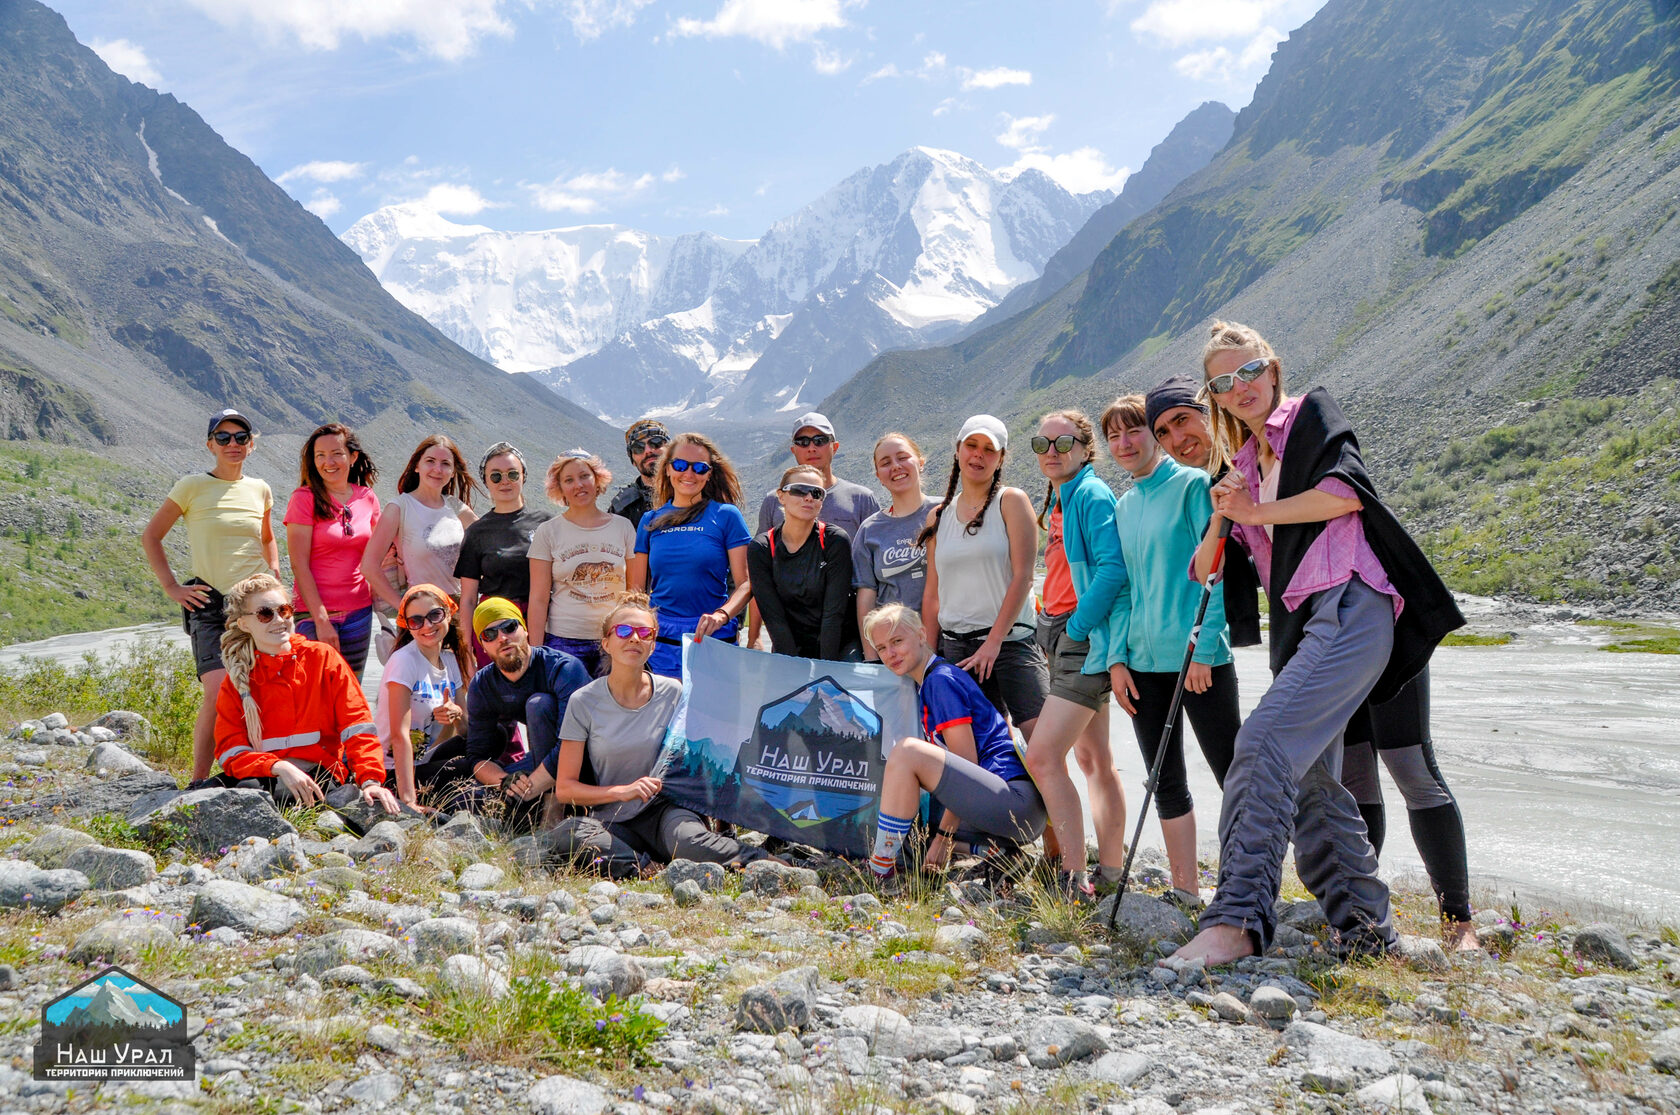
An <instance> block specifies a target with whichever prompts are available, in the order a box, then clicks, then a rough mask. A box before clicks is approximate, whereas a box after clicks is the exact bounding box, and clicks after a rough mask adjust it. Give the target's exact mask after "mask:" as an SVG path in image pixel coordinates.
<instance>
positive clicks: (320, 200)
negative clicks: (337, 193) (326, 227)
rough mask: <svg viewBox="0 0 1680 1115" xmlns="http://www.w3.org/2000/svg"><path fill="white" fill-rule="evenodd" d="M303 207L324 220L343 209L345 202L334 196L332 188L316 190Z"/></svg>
mask: <svg viewBox="0 0 1680 1115" xmlns="http://www.w3.org/2000/svg"><path fill="white" fill-rule="evenodd" d="M303 207H304V208H305V209H307V210H309V211H310V212H311V213H313V214H315V215H316V216H317V217H319V218H321V219H322V220H323V221H324V220H326V219H327V218H328V217H330V216H332V215H333V214H334V213H336V212H338V211H339V210H340V209H343V208H344V203H343V202H342V201H340V200H338V198H336V197H334V196H333V194H332V192H331V191H330V190H316V191H315V195H314V196H313V197H311V198H310V199H309V200H308V201H306V202H304V203H303Z"/></svg>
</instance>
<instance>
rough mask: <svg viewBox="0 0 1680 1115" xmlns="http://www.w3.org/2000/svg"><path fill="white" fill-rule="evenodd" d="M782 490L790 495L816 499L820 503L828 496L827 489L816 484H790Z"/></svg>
mask: <svg viewBox="0 0 1680 1115" xmlns="http://www.w3.org/2000/svg"><path fill="white" fill-rule="evenodd" d="M782 491H784V492H786V493H787V494H788V495H790V496H801V497H803V498H805V499H814V500H816V501H817V502H818V503H821V502H822V501H823V500H824V499H825V498H827V496H828V493H827V492H826V491H824V490H823V489H822V488H819V487H817V486H816V485H815V484H789V485H788V486H787V487H785V488H783V489H782Z"/></svg>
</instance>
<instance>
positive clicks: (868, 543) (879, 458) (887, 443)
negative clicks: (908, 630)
mask: <svg viewBox="0 0 1680 1115" xmlns="http://www.w3.org/2000/svg"><path fill="white" fill-rule="evenodd" d="M873 457H874V461H875V478H876V479H877V480H879V481H880V482H881V487H883V488H885V489H886V490H887V494H888V495H889V496H891V497H892V502H891V503H890V504H889V505H888V506H886V507H883V508H882V509H881V510H879V511H877V512H875V514H873V515H871V516H869V518H867V519H865V520H864V521H863V524H862V525H861V526H859V527H858V529H857V533H856V534H855V535H854V536H853V538H852V587H853V588H854V589H856V590H857V614H858V624H859V625H860V627H861V625H862V623H863V617H864V616H866V615H868V614H869V613H870V612H871V611H872V610H874V609H875V608H877V607H880V606H882V605H885V604H903V605H904V606H905V607H906V608H909V609H910V610H911V611H915V612H919V611H921V608H922V587H923V586H924V585H926V584H927V548H926V547H924V546H923V545H921V543H919V542H917V541H916V538H917V536H918V535H920V534H921V533H922V526H923V524H924V523H926V522H927V513H928V497H927V493H925V492H923V491H922V467H923V466H924V465H926V464H927V458H926V457H925V456H923V455H922V450H921V447H920V446H918V445H917V444H916V443H915V441H913V440H912V439H911V437H910V435H909V434H899V433H892V434H883V435H881V437H880V439H879V440H877V441H876V442H875V451H874V454H873ZM863 656H864V657H865V658H867V659H868V660H870V661H871V662H873V661H875V648H874V647H872V646H870V645H869V640H868V639H865V640H863Z"/></svg>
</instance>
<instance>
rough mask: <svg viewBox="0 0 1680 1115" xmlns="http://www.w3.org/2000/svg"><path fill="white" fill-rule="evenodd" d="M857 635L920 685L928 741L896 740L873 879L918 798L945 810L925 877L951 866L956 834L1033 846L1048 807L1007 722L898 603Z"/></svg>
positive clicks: (884, 872) (906, 827) (887, 861)
mask: <svg viewBox="0 0 1680 1115" xmlns="http://www.w3.org/2000/svg"><path fill="white" fill-rule="evenodd" d="M863 629H864V638H866V639H868V640H869V641H870V643H871V644H873V646H874V647H875V650H876V652H877V653H878V654H879V655H880V657H881V663H882V665H884V666H886V667H887V668H888V669H889V670H891V671H892V672H893V673H895V674H898V675H899V676H900V677H907V678H910V679H911V680H912V681H914V682H915V683H916V689H917V694H918V696H919V697H920V701H921V713H922V731H923V733H924V734H925V735H926V736H927V738H926V739H925V740H920V739H905V740H900V741H899V742H898V744H897V745H896V746H895V747H894V748H893V750H892V754H891V755H889V756H888V757H887V768H886V772H885V773H884V774H883V775H882V777H881V806H880V813H879V817H878V819H877V823H876V830H875V848H874V851H873V853H872V854H871V856H870V858H869V867H870V870H872V871H873V872H875V874H876V875H877V876H879V877H881V878H887V877H890V876H891V875H892V874H893V869H894V864H895V863H896V862H897V860H898V852H899V849H900V847H901V846H902V845H903V843H904V838H905V836H906V834H908V833H909V831H910V822H911V820H912V819H913V818H914V817H915V815H916V807H917V804H918V803H919V801H920V799H921V792H922V791H923V790H927V791H928V792H929V793H931V794H932V795H933V796H934V797H935V798H936V799H937V800H938V801H939V804H940V805H942V806H944V812H943V815H942V816H941V817H940V819H939V824H938V828H937V831H936V832H935V834H934V838H933V840H932V842H931V843H930V844H929V845H928V851H927V856H926V858H925V859H924V861H923V863H922V866H923V868H924V869H926V870H930V871H937V870H939V869H941V868H943V867H944V866H945V865H946V864H947V863H948V862H949V861H950V858H951V850H952V845H953V844H954V843H955V842H956V839H957V831H958V828H959V826H960V827H961V829H962V831H963V833H964V834H965V835H966V834H972V835H974V836H993V837H999V838H1001V839H1003V840H1006V841H1010V842H1013V843H1017V844H1025V843H1028V842H1030V841H1033V840H1036V839H1037V838H1038V836H1039V834H1040V833H1042V832H1043V831H1044V820H1045V812H1044V799H1043V798H1041V797H1039V795H1038V787H1037V786H1035V785H1033V781H1032V778H1031V777H1029V776H1028V774H1027V771H1026V768H1025V767H1023V766H1022V765H1021V760H1020V758H1019V756H1017V755H1016V753H1015V742H1014V740H1013V739H1011V738H1010V735H1009V724H1008V722H1007V721H1005V720H1004V718H1003V716H1002V714H1001V713H999V712H998V710H997V708H996V707H995V706H993V704H992V703H991V701H989V700H987V698H986V695H985V694H984V693H982V692H981V691H980V686H979V684H978V683H976V682H975V680H974V678H973V677H971V676H970V675H969V674H968V673H967V672H966V671H964V670H960V669H958V668H957V667H956V666H954V665H952V664H951V663H949V662H947V661H945V659H943V658H940V657H939V656H938V655H936V654H934V653H933V648H932V647H930V646H928V643H927V638H926V636H925V634H924V633H923V630H922V617H921V616H920V615H918V614H917V613H916V612H915V611H913V610H911V609H910V608H906V607H905V606H904V605H902V604H888V605H886V606H884V607H880V608H876V609H875V610H874V611H872V612H870V613H869V614H868V615H867V616H865V617H864V621H863Z"/></svg>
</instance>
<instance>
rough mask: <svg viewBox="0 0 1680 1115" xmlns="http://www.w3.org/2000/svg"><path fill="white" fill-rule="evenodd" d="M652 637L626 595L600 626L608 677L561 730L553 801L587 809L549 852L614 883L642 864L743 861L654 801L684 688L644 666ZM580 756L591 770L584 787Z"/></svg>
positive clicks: (570, 712) (643, 601)
mask: <svg viewBox="0 0 1680 1115" xmlns="http://www.w3.org/2000/svg"><path fill="white" fill-rule="evenodd" d="M658 634H659V620H658V618H657V617H656V616H655V615H654V612H653V609H652V607H651V606H650V605H649V603H648V598H647V597H646V596H645V595H643V594H641V593H628V594H626V595H625V597H624V598H623V600H622V601H621V602H620V603H619V604H617V605H616V606H615V607H614V608H613V609H612V611H610V612H608V613H607V615H606V618H605V619H604V620H603V621H602V626H601V651H602V653H603V654H604V655H605V656H606V657H607V659H608V660H609V661H610V663H611V668H610V669H609V671H608V673H607V676H606V677H603V678H598V679H596V680H595V681H592V682H590V683H589V684H588V685H586V686H584V687H583V688H582V689H579V690H578V691H577V692H576V693H573V694H572V697H571V700H570V701H568V702H567V704H566V717H565V720H564V722H562V724H561V725H560V755H559V762H558V769H557V770H556V771H555V776H554V799H555V801H556V802H559V803H561V804H566V805H582V806H587V807H588V809H589V815H588V816H586V817H571V818H568V819H566V820H565V821H562V822H561V823H560V825H559V827H558V828H556V829H555V832H554V847H555V850H556V851H558V852H559V853H560V854H562V855H565V856H569V857H570V858H571V859H573V860H574V861H575V862H576V863H578V864H579V865H580V866H585V865H591V864H594V865H599V866H600V867H601V868H602V869H603V870H604V871H605V872H606V873H607V874H610V875H614V876H621V875H633V874H635V873H636V872H637V871H638V869H639V867H640V863H641V860H642V857H646V858H647V859H650V860H653V861H654V862H657V863H669V862H671V861H672V860H673V859H689V860H699V861H703V862H710V863H739V862H741V859H742V851H743V849H742V847H741V845H740V844H738V843H737V842H736V841H734V840H733V839H731V838H729V837H727V836H722V835H719V834H718V833H715V832H712V831H711V830H710V829H709V828H707V827H706V822H705V820H704V819H703V818H701V817H700V815H699V814H697V813H695V812H694V811H692V810H689V809H684V808H682V807H681V806H679V805H677V804H676V803H674V802H672V801H670V800H669V799H667V798H665V797H664V796H663V795H662V794H661V793H660V790H661V789H662V785H661V782H660V780H659V778H658V777H657V776H656V775H655V774H654V770H655V768H656V766H657V764H658V761H659V752H660V748H661V747H663V745H664V742H665V729H666V728H668V727H670V724H671V718H672V716H674V715H675V714H676V711H677V699H678V698H679V697H681V696H682V683H681V682H679V681H677V680H676V679H674V678H667V677H660V676H659V675H657V674H654V673H652V672H650V671H649V670H648V668H647V662H648V657H649V656H650V655H651V654H652V653H653V646H654V639H655V637H656V636H657V635H658ZM585 758H587V759H588V760H589V769H590V771H591V772H592V777H589V778H587V779H586V778H585V776H584V760H585ZM751 850H752V849H748V851H751Z"/></svg>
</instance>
